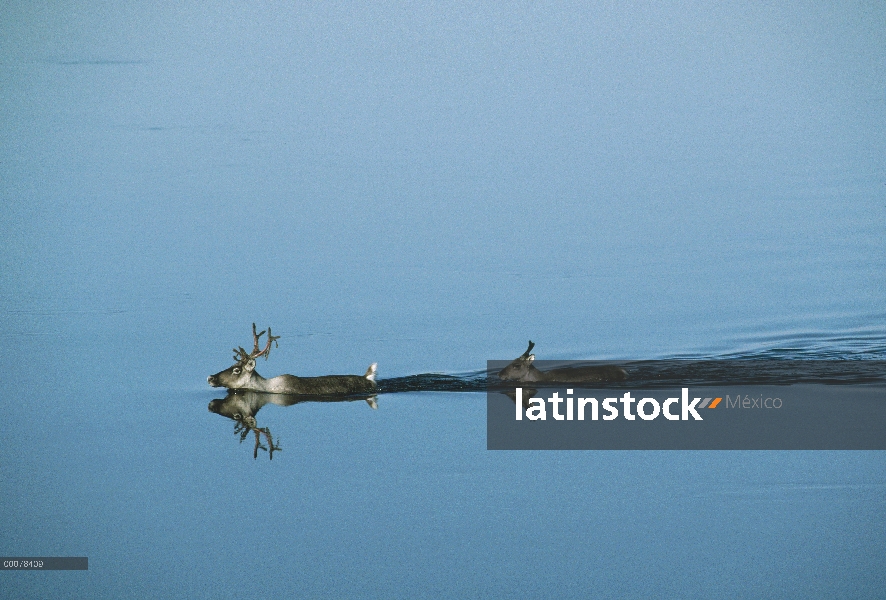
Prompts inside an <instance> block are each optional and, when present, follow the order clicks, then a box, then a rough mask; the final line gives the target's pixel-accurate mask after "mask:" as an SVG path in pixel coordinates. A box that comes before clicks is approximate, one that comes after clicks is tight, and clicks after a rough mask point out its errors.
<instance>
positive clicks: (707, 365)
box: [486, 360, 886, 450]
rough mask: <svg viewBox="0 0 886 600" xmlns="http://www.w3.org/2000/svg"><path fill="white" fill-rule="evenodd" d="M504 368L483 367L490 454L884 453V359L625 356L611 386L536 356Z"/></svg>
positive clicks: (584, 369)
mask: <svg viewBox="0 0 886 600" xmlns="http://www.w3.org/2000/svg"><path fill="white" fill-rule="evenodd" d="M507 364H508V363H504V362H497V363H496V362H492V361H490V363H489V364H488V369H487V371H488V372H489V373H490V377H489V386H488V388H487V430H486V447H487V449H489V450H886V380H884V374H886V364H884V362H883V361H775V360H765V361H764V360H758V361H745V360H743V361H727V360H723V361H660V362H655V361H646V362H643V363H638V362H633V363H631V362H625V363H622V364H621V365H618V366H621V367H622V368H623V369H624V372H625V374H626V375H624V376H622V377H620V378H618V379H617V380H614V381H605V380H604V379H605V378H604V377H603V376H604V375H607V374H611V373H613V372H614V371H612V370H611V369H610V370H608V371H607V370H605V369H600V365H591V366H590V367H588V366H587V365H585V364H583V363H560V364H557V365H554V366H550V365H547V364H544V363H541V361H538V363H537V364H539V367H538V372H533V373H532V375H533V377H534V381H525V380H524V381H505V380H502V379H501V378H500V377H497V374H498V373H500V372H502V371H501V370H502V369H503V368H504V367H505V366H506V365H507ZM574 365H575V366H574ZM570 369H576V370H574V371H572V370H570ZM595 369H596V370H595ZM595 374H597V375H600V377H598V379H599V380H597V381H594V380H590V381H586V382H579V381H580V380H581V378H582V376H587V378H589V379H592V378H591V376H594V375H595ZM556 378H559V379H560V380H559V381H551V380H552V379H556ZM613 379H615V378H613ZM781 382H787V383H781ZM517 388H519V397H520V398H521V400H522V406H518V404H517V398H518V390H517ZM684 390H685V391H684ZM708 399H710V400H708ZM583 401H588V402H590V404H588V403H586V402H583ZM607 404H609V406H610V407H611V408H612V409H613V412H610V408H607V406H606V405H607ZM595 405H598V409H599V410H598V413H599V414H598V418H596V419H595V418H594V412H593V407H594V406H595ZM542 406H543V407H544V410H542V409H541V407H542ZM641 409H642V414H641V413H640V411H641ZM693 409H694V410H693ZM580 410H581V412H579V411H580ZM589 411H590V412H589Z"/></svg>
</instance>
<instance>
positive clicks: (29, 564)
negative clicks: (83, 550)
mask: <svg viewBox="0 0 886 600" xmlns="http://www.w3.org/2000/svg"><path fill="white" fill-rule="evenodd" d="M88 570H89V558H87V557H85V556H4V557H0V571H88Z"/></svg>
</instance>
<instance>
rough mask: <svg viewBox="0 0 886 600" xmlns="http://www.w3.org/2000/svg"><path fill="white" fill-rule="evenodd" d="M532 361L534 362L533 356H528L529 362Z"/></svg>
mask: <svg viewBox="0 0 886 600" xmlns="http://www.w3.org/2000/svg"><path fill="white" fill-rule="evenodd" d="M534 360H535V355H534V354H530V355H529V362H532V361H534Z"/></svg>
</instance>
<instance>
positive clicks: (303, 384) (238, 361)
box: [207, 323, 378, 396]
mask: <svg viewBox="0 0 886 600" xmlns="http://www.w3.org/2000/svg"><path fill="white" fill-rule="evenodd" d="M264 334H265V332H264V331H262V332H261V333H257V332H256V330H255V323H253V324H252V340H253V349H252V352H246V350H244V349H243V347H242V346H240V347H239V348H234V361H235V362H234V364H233V365H231V366H230V367H228V368H227V369H225V370H224V371H221V372H220V373H216V374H215V375H210V376H209V377H208V378H207V381H208V382H209V385H211V386H212V387H225V388H228V389H229V390H253V391H256V392H266V393H270V394H299V395H310V396H335V395H343V394H365V393H370V392H374V391H375V390H376V384H375V374H376V367H377V366H378V363H372V364H371V365H369V368H368V369H367V370H366V374H365V375H363V376H360V375H324V376H322V377H296V376H295V375H279V376H277V377H272V378H270V379H265V378H264V377H262V376H261V375H259V374H258V373H257V372H256V370H255V359H257V358H259V357H261V356H264V357H265V360H267V359H268V355H269V354H270V352H271V344H272V343H273V344H275V345H277V340H278V339H280V336H279V335H271V328H270V327H268V339H267V344H266V345H265V348H264V350H260V349H259V340H260V339H261V336H263V335H264Z"/></svg>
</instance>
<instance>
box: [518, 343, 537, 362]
mask: <svg viewBox="0 0 886 600" xmlns="http://www.w3.org/2000/svg"><path fill="white" fill-rule="evenodd" d="M534 347H535V344H533V343H532V340H529V347H528V348H526V352H524V353H523V356H522V357H521V358H529V353H530V352H532V348H534Z"/></svg>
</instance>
